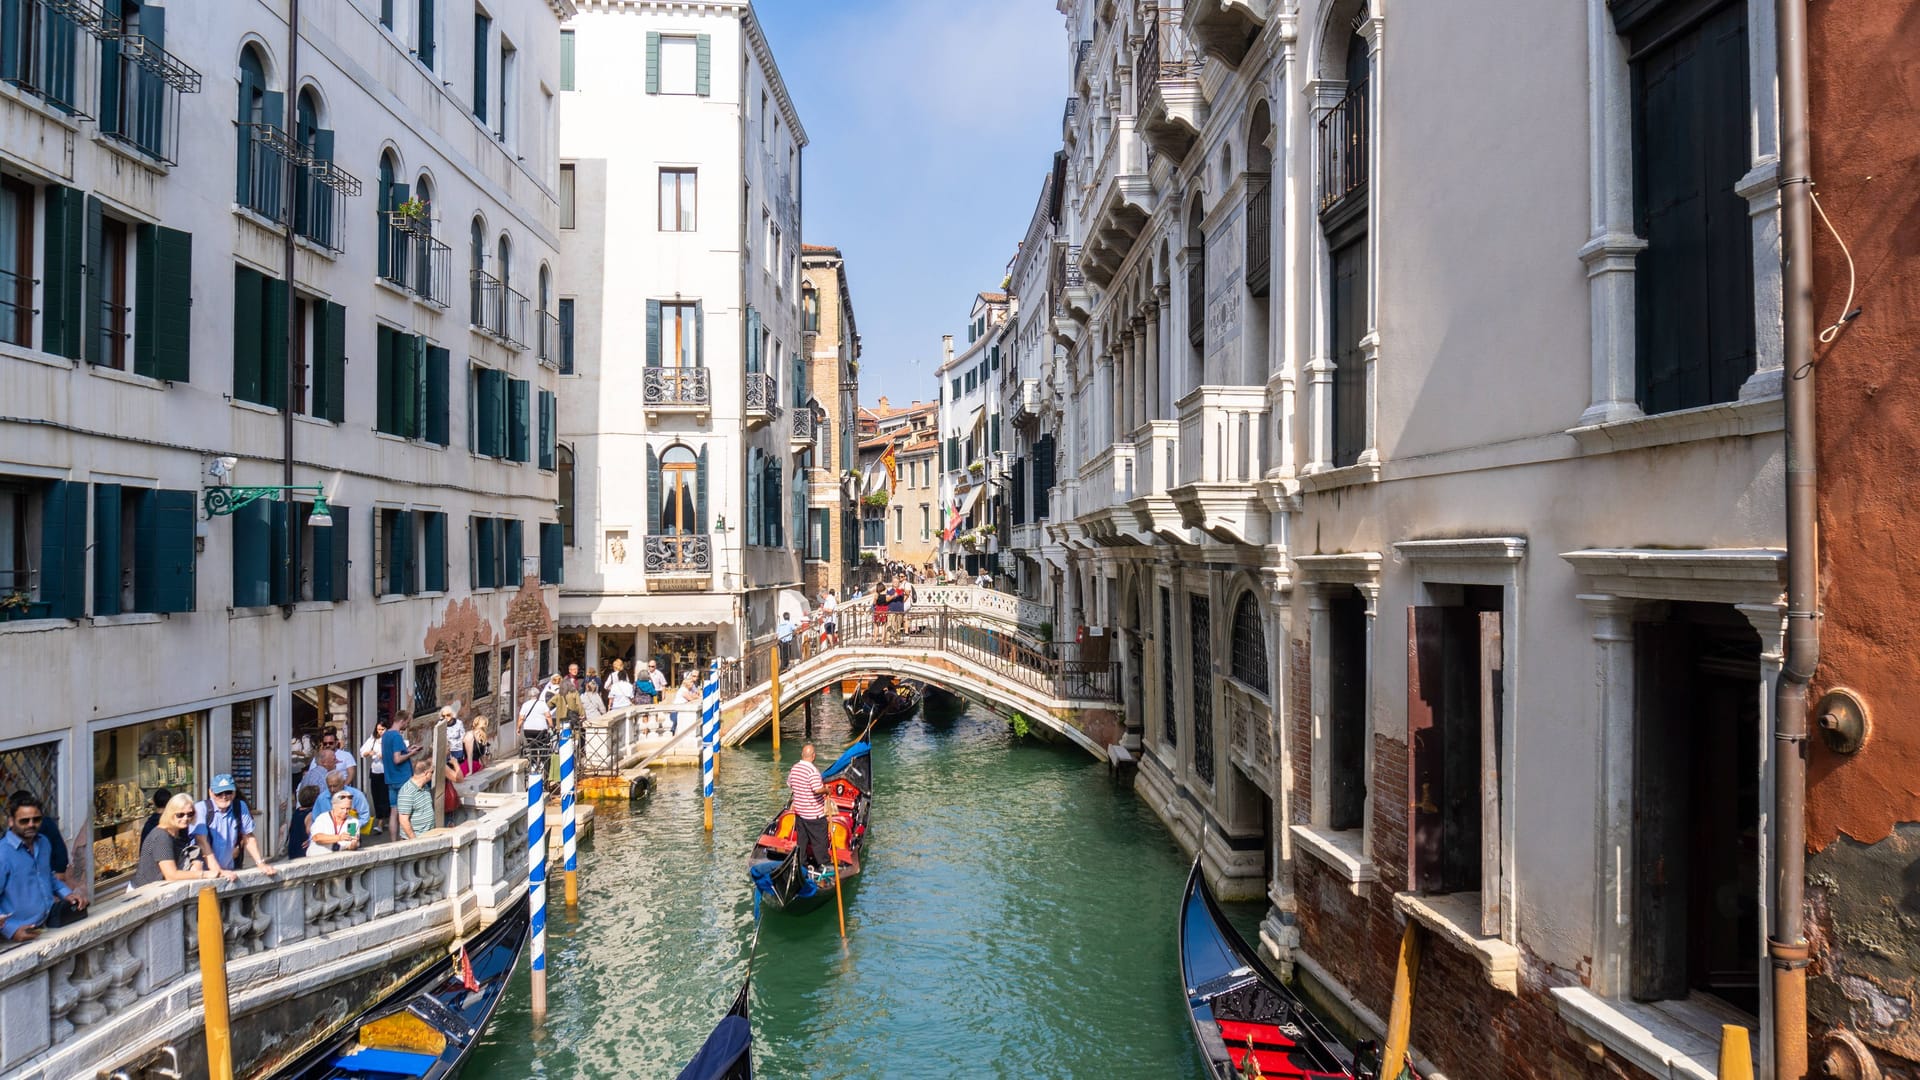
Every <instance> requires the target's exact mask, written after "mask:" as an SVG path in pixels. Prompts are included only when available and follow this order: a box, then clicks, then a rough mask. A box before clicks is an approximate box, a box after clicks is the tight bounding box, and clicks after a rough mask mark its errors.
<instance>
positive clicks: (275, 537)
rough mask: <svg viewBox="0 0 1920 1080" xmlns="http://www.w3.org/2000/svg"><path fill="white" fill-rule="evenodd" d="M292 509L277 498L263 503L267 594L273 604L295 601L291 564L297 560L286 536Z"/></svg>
mask: <svg viewBox="0 0 1920 1080" xmlns="http://www.w3.org/2000/svg"><path fill="white" fill-rule="evenodd" d="M262 501H263V502H264V501H265V500H262ZM256 505H258V504H256ZM292 507H293V504H292V503H290V502H284V501H281V500H277V499H276V500H275V501H273V502H271V503H267V592H268V594H269V596H270V597H271V599H272V601H273V603H275V604H291V603H293V601H294V599H295V594H294V593H293V591H292V590H293V588H294V587H295V585H296V584H297V583H296V582H295V581H294V580H293V564H294V563H295V562H296V561H298V560H297V559H296V558H295V557H294V555H295V553H294V550H293V546H292V541H291V538H290V537H289V536H288V535H287V521H288V516H289V511H290V510H291V509H292Z"/></svg>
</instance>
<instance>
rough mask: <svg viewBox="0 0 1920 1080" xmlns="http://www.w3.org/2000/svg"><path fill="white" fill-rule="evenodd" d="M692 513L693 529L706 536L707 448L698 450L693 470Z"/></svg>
mask: <svg viewBox="0 0 1920 1080" xmlns="http://www.w3.org/2000/svg"><path fill="white" fill-rule="evenodd" d="M693 512H694V521H695V524H694V528H695V529H697V530H699V532H700V535H702V536H705V535H706V534H707V448H706V447H704V446H703V447H701V448H700V456H699V457H698V458H697V459H696V460H695V464H694V468H693Z"/></svg>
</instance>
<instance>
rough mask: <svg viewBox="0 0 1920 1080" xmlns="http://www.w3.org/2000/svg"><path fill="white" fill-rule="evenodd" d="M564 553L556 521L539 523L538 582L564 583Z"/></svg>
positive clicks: (549, 583) (543, 583) (547, 583)
mask: <svg viewBox="0 0 1920 1080" xmlns="http://www.w3.org/2000/svg"><path fill="white" fill-rule="evenodd" d="M565 563H566V553H565V551H564V549H562V547H561V545H560V525H559V523H558V522H552V521H543V522H541V523H540V584H542V585H561V584H564V583H565V581H564V578H565V571H564V566H565Z"/></svg>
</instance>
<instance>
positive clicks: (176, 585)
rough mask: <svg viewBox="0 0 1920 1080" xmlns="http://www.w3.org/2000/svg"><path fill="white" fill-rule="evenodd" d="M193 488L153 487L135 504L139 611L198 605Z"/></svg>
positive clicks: (189, 608)
mask: <svg viewBox="0 0 1920 1080" xmlns="http://www.w3.org/2000/svg"><path fill="white" fill-rule="evenodd" d="M195 494H196V493H195V492H192V491H169V490H164V489H163V490H160V491H154V492H151V493H149V494H148V495H147V496H146V497H143V498H142V499H141V500H140V504H139V506H137V507H136V508H135V511H134V538H135V555H134V560H135V563H136V565H135V567H134V572H133V604H134V607H136V608H138V609H140V610H141V611H151V612H157V613H160V614H165V613H168V612H175V611H192V610H194V607H195V604H194V581H195V576H194V564H195V560H196V558H197V555H196V553H195V551H194V536H193V531H194V524H195V522H196V520H197V519H198V517H199V509H198V508H197V507H196V506H195V505H194V497H195Z"/></svg>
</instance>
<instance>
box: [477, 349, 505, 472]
mask: <svg viewBox="0 0 1920 1080" xmlns="http://www.w3.org/2000/svg"><path fill="white" fill-rule="evenodd" d="M472 370H473V377H472V379H471V380H470V381H469V383H468V387H469V389H468V407H469V409H470V411H471V412H472V420H471V434H472V438H473V452H474V453H476V454H479V455H481V456H483V457H500V456H501V455H502V454H503V452H504V450H505V447H506V439H507V419H506V411H507V376H506V372H503V371H500V370H498V369H496V368H484V367H476V368H474V369H472Z"/></svg>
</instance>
